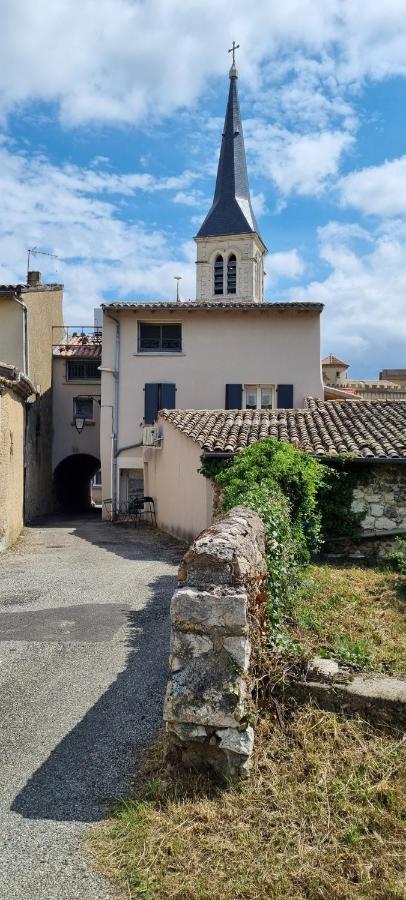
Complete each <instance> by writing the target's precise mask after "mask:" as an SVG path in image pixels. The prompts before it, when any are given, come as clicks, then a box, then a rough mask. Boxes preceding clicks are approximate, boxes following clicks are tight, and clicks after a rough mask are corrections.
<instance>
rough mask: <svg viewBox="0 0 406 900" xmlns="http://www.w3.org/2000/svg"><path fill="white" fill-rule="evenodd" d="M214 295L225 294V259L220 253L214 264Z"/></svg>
mask: <svg viewBox="0 0 406 900" xmlns="http://www.w3.org/2000/svg"><path fill="white" fill-rule="evenodd" d="M214 293H215V294H224V259H223V257H222V256H221V254H220V253H219V255H218V256H216V259H215V262H214Z"/></svg>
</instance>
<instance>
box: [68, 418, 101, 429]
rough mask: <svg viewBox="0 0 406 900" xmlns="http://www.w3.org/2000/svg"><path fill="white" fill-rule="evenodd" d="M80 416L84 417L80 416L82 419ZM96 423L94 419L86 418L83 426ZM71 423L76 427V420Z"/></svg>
mask: <svg viewBox="0 0 406 900" xmlns="http://www.w3.org/2000/svg"><path fill="white" fill-rule="evenodd" d="M80 418H82V417H81V416H78V419H80ZM95 424H96V422H95V421H94V419H85V421H84V423H83V427H84V428H85V427H86V426H87V425H95ZM71 425H74V426H75V427H76V422H71Z"/></svg>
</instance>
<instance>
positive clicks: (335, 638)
mask: <svg viewBox="0 0 406 900" xmlns="http://www.w3.org/2000/svg"><path fill="white" fill-rule="evenodd" d="M403 581H404V579H403ZM401 586H402V580H401V579H400V576H399V575H397V574H396V573H393V572H382V571H379V570H378V569H373V568H362V567H360V566H332V565H330V564H328V565H313V566H310V567H309V569H308V570H307V572H306V573H305V576H304V584H303V588H301V590H300V595H299V597H298V599H297V600H296V601H295V604H294V610H293V614H292V620H291V621H290V623H289V635H290V637H291V638H293V640H294V641H296V642H297V643H298V644H299V645H300V648H301V650H302V651H304V652H305V654H306V655H314V654H315V653H320V651H321V652H322V654H323V653H325V655H330V654H331V655H334V656H336V657H337V658H341V659H342V660H343V661H344V662H345V661H347V662H350V663H354V664H355V665H360V666H362V667H365V668H369V669H374V670H375V671H387V672H398V673H403V674H406V627H405V624H406V623H405V609H406V599H405V597H404V595H403V597H402V592H401Z"/></svg>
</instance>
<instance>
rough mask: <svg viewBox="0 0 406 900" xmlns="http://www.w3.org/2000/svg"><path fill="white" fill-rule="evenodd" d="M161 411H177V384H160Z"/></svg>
mask: <svg viewBox="0 0 406 900" xmlns="http://www.w3.org/2000/svg"><path fill="white" fill-rule="evenodd" d="M159 387H160V392H159V393H160V396H159V409H176V384H169V383H165V384H160V385H159Z"/></svg>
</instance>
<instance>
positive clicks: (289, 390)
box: [277, 384, 293, 409]
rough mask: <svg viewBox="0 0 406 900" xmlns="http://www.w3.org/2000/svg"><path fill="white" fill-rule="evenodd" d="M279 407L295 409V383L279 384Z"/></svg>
mask: <svg viewBox="0 0 406 900" xmlns="http://www.w3.org/2000/svg"><path fill="white" fill-rule="evenodd" d="M277 392H278V409H293V384H278V387H277Z"/></svg>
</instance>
